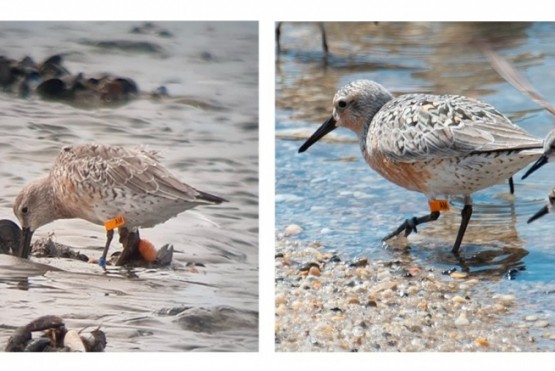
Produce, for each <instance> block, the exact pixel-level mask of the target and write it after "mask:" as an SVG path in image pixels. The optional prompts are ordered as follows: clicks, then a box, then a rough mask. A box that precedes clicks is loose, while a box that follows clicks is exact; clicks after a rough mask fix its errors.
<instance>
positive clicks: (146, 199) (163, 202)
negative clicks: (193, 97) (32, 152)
mask: <svg viewBox="0 0 555 371" xmlns="http://www.w3.org/2000/svg"><path fill="white" fill-rule="evenodd" d="M223 201H226V200H224V199H223V198H220V197H217V196H213V195H211V194H208V193H205V192H202V191H199V190H197V189H195V188H193V187H191V186H189V185H187V184H185V183H183V182H181V181H180V180H179V179H177V178H176V177H175V176H174V175H173V174H171V173H170V172H169V171H168V170H167V169H166V168H165V167H164V166H163V165H162V164H160V162H159V159H158V156H157V154H156V152H153V151H148V150H145V149H142V148H124V147H118V146H109V145H97V144H83V145H76V146H67V147H64V148H63V149H62V150H61V151H60V153H59V154H58V156H57V157H56V159H55V161H54V164H53V166H52V168H51V170H50V173H49V174H48V175H47V176H45V177H43V178H40V179H37V180H35V181H33V182H31V183H29V184H28V185H26V186H25V187H24V188H23V189H22V190H21V192H20V193H19V194H18V196H17V197H16V200H15V203H14V213H15V215H16V216H17V218H18V219H19V221H20V222H21V227H22V228H23V229H25V228H28V229H29V230H30V231H31V233H32V232H34V231H35V230H36V229H37V228H39V227H41V226H43V225H45V224H47V223H50V222H52V221H54V220H57V219H68V218H80V219H84V220H87V221H89V222H91V223H95V224H99V225H103V224H104V223H105V222H106V221H107V220H109V219H113V218H115V217H116V216H123V217H124V219H125V225H122V226H121V227H125V228H128V229H135V228H138V227H153V226H154V225H156V224H159V223H162V222H164V221H166V220H168V219H170V218H171V217H173V216H175V215H177V214H179V213H181V212H183V211H185V210H188V209H191V208H193V207H195V206H197V205H203V204H204V205H209V204H219V203H221V202H223Z"/></svg>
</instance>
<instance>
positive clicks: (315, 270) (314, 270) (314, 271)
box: [308, 266, 320, 276]
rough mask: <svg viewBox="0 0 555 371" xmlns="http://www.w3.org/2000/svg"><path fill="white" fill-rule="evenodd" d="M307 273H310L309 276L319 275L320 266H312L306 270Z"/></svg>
mask: <svg viewBox="0 0 555 371" xmlns="http://www.w3.org/2000/svg"><path fill="white" fill-rule="evenodd" d="M308 274H309V275H311V276H319V275H320V268H318V267H316V266H312V267H310V269H309V270H308Z"/></svg>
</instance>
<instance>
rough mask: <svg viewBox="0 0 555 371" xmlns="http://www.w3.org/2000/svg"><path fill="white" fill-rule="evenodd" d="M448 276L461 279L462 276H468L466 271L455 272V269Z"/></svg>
mask: <svg viewBox="0 0 555 371" xmlns="http://www.w3.org/2000/svg"><path fill="white" fill-rule="evenodd" d="M449 276H450V277H451V278H458V279H462V278H466V277H468V273H466V272H457V271H455V272H452V273H451V274H450V275H449Z"/></svg>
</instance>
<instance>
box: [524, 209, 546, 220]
mask: <svg viewBox="0 0 555 371" xmlns="http://www.w3.org/2000/svg"><path fill="white" fill-rule="evenodd" d="M547 213H549V208H548V207H547V206H544V207H542V208H541V209H540V210H539V211H538V212H537V213H535V214H534V215H532V216H531V217H530V219H528V222H527V223H532V222H533V221H534V220H536V219H539V218H541V217H542V216H544V215H545V214H547Z"/></svg>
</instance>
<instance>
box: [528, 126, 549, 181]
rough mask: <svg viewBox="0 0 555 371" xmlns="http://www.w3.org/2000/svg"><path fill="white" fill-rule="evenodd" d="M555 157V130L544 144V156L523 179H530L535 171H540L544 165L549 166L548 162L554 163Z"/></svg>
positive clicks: (531, 167)
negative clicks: (554, 158)
mask: <svg viewBox="0 0 555 371" xmlns="http://www.w3.org/2000/svg"><path fill="white" fill-rule="evenodd" d="M553 157H555V130H552V131H550V132H549V134H547V137H546V138H545V141H544V144H543V154H542V155H541V157H540V158H539V159H538V160H537V161H536V162H535V163H534V165H532V166H530V168H529V169H528V170H527V171H526V173H524V175H523V176H522V179H526V178H528V176H529V175H530V174H532V173H533V172H534V171H536V170H538V169H539V168H540V167H542V166H543V165H545V164H547V163H548V162H550V161H552V158H553Z"/></svg>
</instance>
